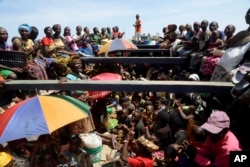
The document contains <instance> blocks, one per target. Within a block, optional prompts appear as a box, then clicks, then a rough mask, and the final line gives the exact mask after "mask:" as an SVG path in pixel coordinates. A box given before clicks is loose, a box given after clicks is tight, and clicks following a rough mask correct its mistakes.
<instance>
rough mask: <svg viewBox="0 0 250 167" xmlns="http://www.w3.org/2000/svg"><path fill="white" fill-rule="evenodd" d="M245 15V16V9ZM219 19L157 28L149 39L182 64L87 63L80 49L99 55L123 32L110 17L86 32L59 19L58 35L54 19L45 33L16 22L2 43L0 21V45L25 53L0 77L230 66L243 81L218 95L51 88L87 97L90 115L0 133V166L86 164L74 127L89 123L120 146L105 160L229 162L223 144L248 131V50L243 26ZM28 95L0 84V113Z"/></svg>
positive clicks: (128, 74) (165, 74)
mask: <svg viewBox="0 0 250 167" xmlns="http://www.w3.org/2000/svg"><path fill="white" fill-rule="evenodd" d="M245 19H246V23H247V24H250V9H249V10H248V11H247V13H246V17H245ZM133 26H134V27H135V29H136V34H137V36H136V42H137V43H138V44H140V42H141V41H140V40H141V39H140V33H141V20H140V18H139V15H136V22H135V24H134V25H133ZM218 28H219V24H218V22H216V21H212V22H210V23H209V22H208V21H207V20H202V21H201V22H194V23H193V26H192V25H191V24H186V25H180V26H179V31H177V25H175V24H169V25H168V26H167V27H164V28H163V33H164V37H163V38H162V39H161V40H160V41H159V43H158V45H159V48H164V49H168V50H169V54H167V55H165V54H162V55H161V56H172V57H177V56H179V57H188V58H189V60H190V63H189V65H188V66H180V65H150V64H143V65H136V64H123V63H117V64H102V63H96V64H88V63H85V62H83V61H82V60H81V59H80V58H81V57H82V56H102V55H99V54H98V50H99V49H100V47H101V46H102V44H103V43H102V42H104V41H105V40H110V39H115V38H122V37H123V35H124V33H123V32H120V31H119V27H118V26H115V27H113V28H112V30H111V29H110V28H109V27H108V28H105V27H104V28H101V32H99V30H98V28H97V27H94V28H93V32H92V33H90V30H89V28H88V27H85V28H83V29H82V27H81V26H80V25H78V26H77V27H76V34H74V35H73V34H71V30H70V28H69V27H65V28H64V31H63V35H61V31H62V27H61V25H60V24H55V25H53V26H52V27H49V26H48V27H45V28H44V37H43V38H42V39H37V35H38V33H39V32H38V29H37V28H36V27H35V26H30V25H28V24H21V25H20V26H19V27H18V32H19V34H20V37H12V40H11V41H12V44H11V45H9V44H8V43H7V41H8V31H7V30H6V29H5V28H3V27H0V51H1V50H5V51H10V52H11V51H18V52H24V53H25V55H26V56H27V59H28V60H27V66H26V67H25V68H24V69H22V68H16V67H7V66H4V65H0V76H1V80H0V82H1V85H3V84H4V82H8V81H9V80H15V79H34V80H47V79H57V80H58V81H59V83H64V82H67V80H88V79H90V78H91V77H93V76H94V75H96V74H99V73H102V72H112V73H118V74H120V75H121V76H122V78H123V80H140V81H142V82H146V81H147V80H161V81H162V80H166V81H167V80H186V81H193V82H200V81H203V80H206V81H208V80H211V81H230V82H231V78H232V77H233V76H235V75H237V76H238V75H240V76H241V78H239V77H236V81H235V82H237V83H236V84H238V83H242V82H243V81H244V84H245V85H246V86H245V85H240V84H238V87H236V88H235V89H234V91H237V93H235V92H234V93H233V92H228V93H225V94H223V95H217V94H212V93H206V94H205V93H186V94H178V93H174V92H112V93H111V94H109V95H107V96H105V97H103V98H100V99H93V98H92V97H91V96H90V95H89V92H88V90H75V91H52V92H49V93H50V94H61V95H68V96H72V97H74V98H77V99H79V100H81V101H82V102H84V103H86V104H88V105H89V106H90V107H91V109H90V111H89V117H87V118H85V119H82V120H79V121H76V122H73V123H71V124H69V125H66V126H65V127H62V128H60V129H58V130H57V131H55V132H53V133H52V134H48V135H41V136H38V138H37V140H35V141H28V140H27V139H26V138H23V139H17V140H14V141H9V142H7V143H1V144H0V166H3V167H7V166H8V167H9V166H15V167H16V166H24V167H28V166H30V167H36V166H39V167H55V166H70V165H71V166H84V167H85V166H86V167H89V166H93V162H92V159H91V157H90V155H89V154H88V153H86V152H85V151H83V149H84V143H83V142H82V140H81V138H80V136H79V135H80V134H83V133H94V134H96V135H98V136H100V137H101V138H102V142H103V144H106V145H108V146H110V147H111V148H112V149H116V150H117V153H119V154H116V156H115V157H110V156H107V162H112V161H118V162H119V163H120V164H123V165H126V164H127V165H129V166H131V167H137V166H140V167H151V166H166V167H168V166H172V167H175V166H222V167H224V166H225V167H227V166H229V162H230V161H229V157H230V151H241V150H248V149H249V148H250V147H249V146H250V145H249V143H248V142H247V140H248V139H249V138H248V137H247V133H245V132H243V133H242V132H241V130H242V129H241V128H242V127H244V126H246V125H247V118H248V117H247V116H248V115H247V114H248V112H247V111H249V101H250V100H246V99H249V97H250V95H249V94H250V92H249V87H248V86H249V82H250V77H249V76H250V75H249V72H250V70H249V69H250V67H249V66H247V65H246V64H245V65H244V63H246V62H247V61H248V60H249V51H248V48H249V45H250V43H249V39H250V38H249V37H250V33H249V32H250V29H249V28H248V29H247V30H244V31H240V32H239V33H237V34H235V35H234V33H235V29H236V26H234V25H232V24H229V25H227V26H226V27H225V29H224V31H220V30H219V29H218ZM15 53H16V52H15ZM241 65H243V66H241ZM238 67H241V69H240V71H239V68H238ZM243 67H244V70H242V68H243ZM246 90H247V91H246ZM242 92H243V93H242ZM245 92H248V93H245ZM40 93H41V94H42V93H46V91H41V92H40ZM244 93H245V94H244ZM34 95H37V92H35V93H34V92H32V91H23V90H17V91H5V90H3V89H1V96H0V107H1V111H0V113H4V112H5V111H6V110H7V109H8V108H9V107H11V106H13V105H15V104H17V103H19V102H20V101H23V100H25V99H28V98H31V97H33V96H34ZM242 95H244V96H242ZM238 97H241V98H238ZM55 119H56V118H55ZM244 121H246V122H244ZM248 122H249V121H248Z"/></svg>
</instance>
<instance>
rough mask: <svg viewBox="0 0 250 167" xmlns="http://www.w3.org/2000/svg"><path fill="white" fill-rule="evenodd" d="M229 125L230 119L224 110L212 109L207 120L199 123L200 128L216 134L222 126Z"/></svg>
mask: <svg viewBox="0 0 250 167" xmlns="http://www.w3.org/2000/svg"><path fill="white" fill-rule="evenodd" d="M229 126H230V119H229V117H228V115H227V114H226V113H225V112H224V111H219V110H213V112H212V113H211V115H210V116H209V118H208V119H207V122H205V123H204V124H203V125H201V128H202V129H205V130H206V131H208V132H210V133H212V134H218V133H220V132H221V131H222V130H223V129H224V128H229Z"/></svg>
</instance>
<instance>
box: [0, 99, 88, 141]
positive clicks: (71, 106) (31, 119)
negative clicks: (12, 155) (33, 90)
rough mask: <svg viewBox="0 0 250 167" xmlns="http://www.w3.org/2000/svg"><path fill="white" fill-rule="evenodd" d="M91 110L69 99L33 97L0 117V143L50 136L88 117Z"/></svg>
mask: <svg viewBox="0 0 250 167" xmlns="http://www.w3.org/2000/svg"><path fill="white" fill-rule="evenodd" d="M89 110H90V106H88V105H87V104H85V103H83V102H81V101H80V100H77V99H75V98H73V97H70V96H64V95H54V96H52V95H51V96H35V97H32V98H29V99H27V100H24V101H22V102H19V103H17V104H16V105H14V106H12V107H10V108H9V109H7V110H6V111H5V112H4V113H3V114H1V115H0V127H1V128H0V143H6V142H8V141H12V140H16V139H20V138H27V137H32V136H38V135H42V134H51V133H52V132H53V131H55V130H57V129H59V128H61V127H63V126H65V125H67V124H69V123H72V122H74V121H77V120H80V119H83V118H86V117H88V113H89Z"/></svg>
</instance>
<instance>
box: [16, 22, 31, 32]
mask: <svg viewBox="0 0 250 167" xmlns="http://www.w3.org/2000/svg"><path fill="white" fill-rule="evenodd" d="M22 29H26V30H27V31H29V32H31V30H32V28H31V27H30V26H29V25H28V24H21V25H20V26H19V27H18V32H19V33H20V32H21V30H22Z"/></svg>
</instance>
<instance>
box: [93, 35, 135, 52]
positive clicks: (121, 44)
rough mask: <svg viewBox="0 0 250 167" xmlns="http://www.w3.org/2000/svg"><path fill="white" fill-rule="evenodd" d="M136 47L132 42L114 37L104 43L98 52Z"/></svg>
mask: <svg viewBox="0 0 250 167" xmlns="http://www.w3.org/2000/svg"><path fill="white" fill-rule="evenodd" d="M125 49H138V48H137V46H135V45H134V44H133V43H132V42H129V41H127V40H125V39H120V38H116V39H114V40H112V41H109V42H107V43H106V44H104V45H103V46H102V47H101V49H100V50H99V52H98V54H103V53H108V52H111V51H115V50H125Z"/></svg>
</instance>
